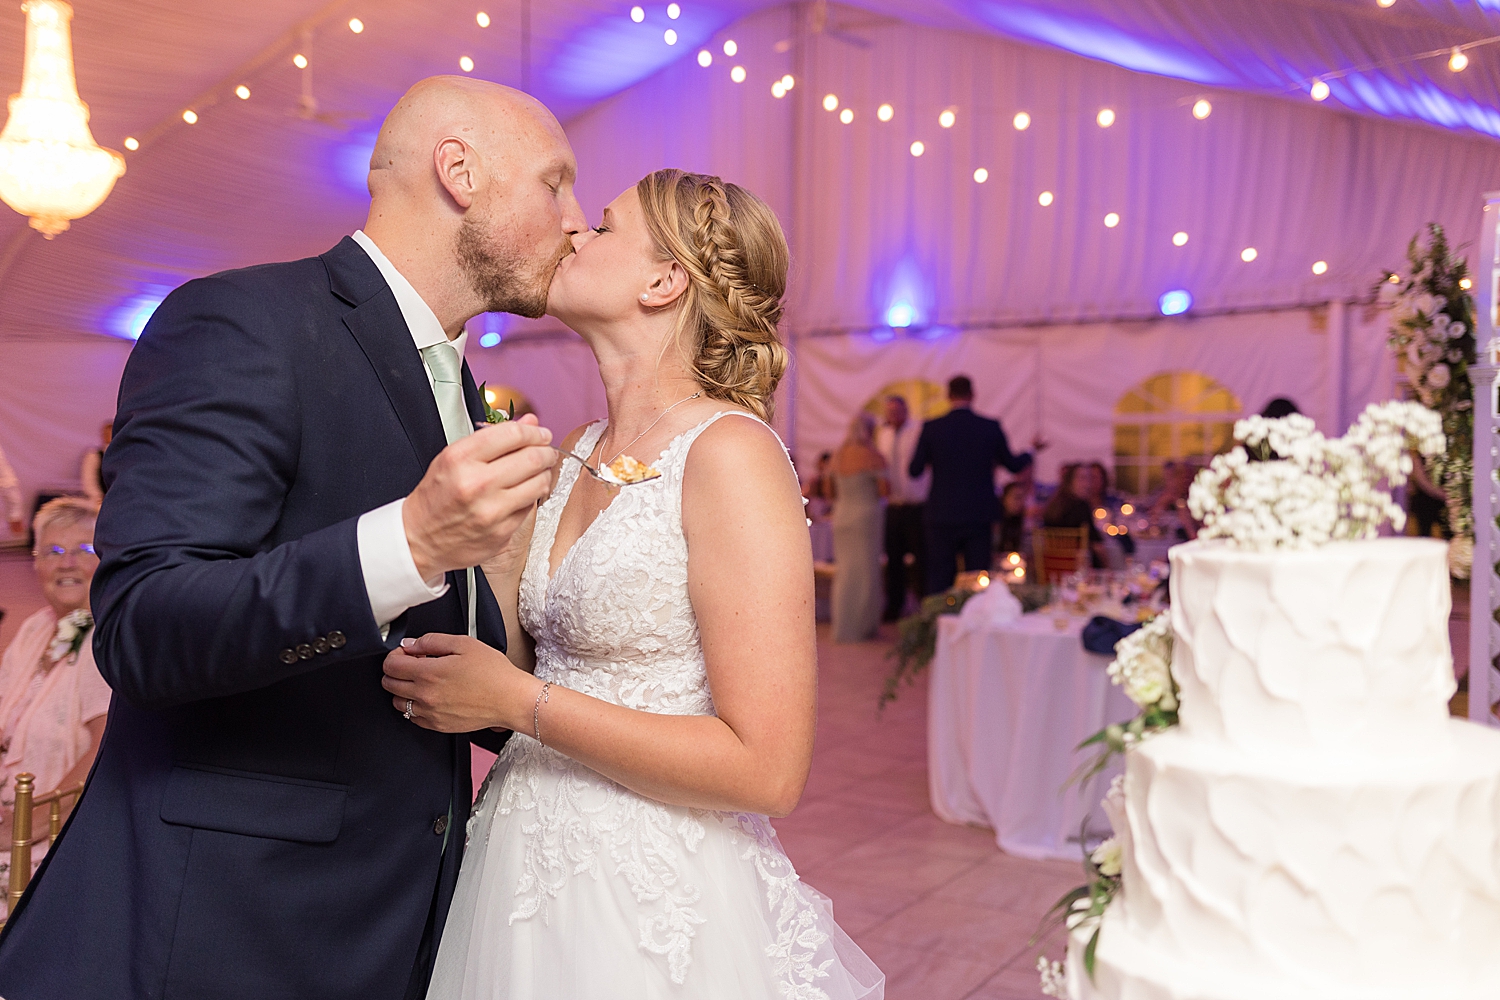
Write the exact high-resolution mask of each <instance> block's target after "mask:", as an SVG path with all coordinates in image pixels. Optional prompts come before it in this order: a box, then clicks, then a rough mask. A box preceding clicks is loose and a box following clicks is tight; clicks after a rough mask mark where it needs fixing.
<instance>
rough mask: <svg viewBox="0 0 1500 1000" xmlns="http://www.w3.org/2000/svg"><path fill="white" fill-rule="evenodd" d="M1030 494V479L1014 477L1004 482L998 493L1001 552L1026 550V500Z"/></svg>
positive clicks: (999, 546)
mask: <svg viewBox="0 0 1500 1000" xmlns="http://www.w3.org/2000/svg"><path fill="white" fill-rule="evenodd" d="M1030 496H1031V480H1030V479H1029V478H1028V479H1015V480H1012V481H1011V482H1009V483H1006V484H1005V489H1004V491H1002V492H1001V494H1000V541H999V545H998V546H997V548H998V549H999V550H1000V551H1001V552H1025V551H1026V542H1027V538H1026V501H1027V500H1028V499H1029V498H1030Z"/></svg>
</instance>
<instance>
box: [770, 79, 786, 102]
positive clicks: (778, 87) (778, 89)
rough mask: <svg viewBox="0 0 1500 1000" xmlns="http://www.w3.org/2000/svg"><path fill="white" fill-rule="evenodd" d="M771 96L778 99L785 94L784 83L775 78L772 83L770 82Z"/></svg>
mask: <svg viewBox="0 0 1500 1000" xmlns="http://www.w3.org/2000/svg"><path fill="white" fill-rule="evenodd" d="M771 96H772V97H774V98H776V99H778V100H780V99H781V98H783V97H785V96H786V84H784V83H782V82H781V81H780V80H777V81H775V82H774V83H772V84H771Z"/></svg>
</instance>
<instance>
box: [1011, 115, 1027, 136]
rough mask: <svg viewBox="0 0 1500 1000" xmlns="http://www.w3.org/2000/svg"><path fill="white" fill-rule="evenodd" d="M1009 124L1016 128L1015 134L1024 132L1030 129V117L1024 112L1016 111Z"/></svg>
mask: <svg viewBox="0 0 1500 1000" xmlns="http://www.w3.org/2000/svg"><path fill="white" fill-rule="evenodd" d="M1010 123H1011V124H1012V125H1014V126H1015V127H1016V131H1017V132H1024V131H1026V130H1027V129H1029V128H1031V116H1030V115H1028V114H1027V113H1026V112H1024V111H1017V112H1016V116H1015V117H1014V118H1012V119H1011V120H1010Z"/></svg>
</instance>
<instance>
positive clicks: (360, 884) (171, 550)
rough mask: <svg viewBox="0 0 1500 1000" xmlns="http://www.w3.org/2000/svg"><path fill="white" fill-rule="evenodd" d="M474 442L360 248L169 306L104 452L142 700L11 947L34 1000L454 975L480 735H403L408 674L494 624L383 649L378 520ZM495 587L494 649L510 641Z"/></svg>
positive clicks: (380, 984) (375, 993)
mask: <svg viewBox="0 0 1500 1000" xmlns="http://www.w3.org/2000/svg"><path fill="white" fill-rule="evenodd" d="M463 374H464V391H465V395H466V397H467V401H468V404H469V409H470V411H471V413H472V415H473V416H475V417H476V419H478V418H481V417H482V409H481V404H480V401H479V396H478V392H477V391H476V389H475V386H474V383H473V379H472V378H471V377H470V375H469V370H468V368H467V366H465V368H464V372H463ZM444 444H445V439H444V435H443V429H442V420H441V418H440V417H439V416H438V410H437V405H436V403H435V402H434V400H433V395H432V391H431V388H430V386H429V383H428V381H427V375H426V372H425V369H424V368H423V365H422V360H421V356H420V354H419V353H418V351H417V350H416V348H415V347H414V346H413V344H412V339H411V334H410V332H409V331H408V330H407V327H406V324H405V322H404V320H403V319H402V316H401V311H400V309H399V307H398V306H397V304H396V300H395V297H394V295H392V293H391V290H390V288H389V287H388V286H387V285H386V283H385V280H384V279H383V278H382V277H381V275H380V272H379V271H378V270H377V269H376V267H375V265H374V263H373V262H372V261H371V260H370V258H369V257H368V256H367V255H366V254H365V252H364V251H363V250H362V249H360V247H359V246H358V244H356V243H355V242H354V241H353V240H351V239H345V240H343V241H342V242H341V243H339V245H338V246H336V247H335V248H334V249H332V250H331V251H329V252H328V253H326V254H324V255H322V256H321V257H314V258H310V259H307V260H300V261H294V262H291V263H284V264H268V265H265V266H261V267H252V268H247V269H245V270H241V271H229V272H225V273H223V274H217V275H214V276H212V277H209V278H203V279H201V280H196V281H191V282H188V283H187V284H186V285H184V286H182V287H181V288H179V289H178V290H177V291H175V292H173V293H172V294H171V295H170V296H168V297H167V299H166V301H165V302H163V303H162V304H161V307H160V308H159V309H158V310H157V311H156V314H155V316H153V317H152V319H151V321H150V323H148V324H147V326H146V329H145V332H144V333H143V334H142V336H141V339H140V342H139V343H138V344H137V345H136V347H135V349H134V351H133V352H132V353H131V356H130V360H129V363H128V364H127V365H126V368H125V374H124V378H123V381H122V382H121V385H120V399H119V411H118V416H117V418H116V424H115V437H114V442H113V443H112V444H111V445H110V447H109V450H108V452H107V453H106V456H105V459H104V477H105V482H106V483H107V484H108V485H109V492H108V495H107V497H106V499H105V501H104V507H103V510H102V512H101V513H100V516H99V523H98V530H97V535H96V542H97V545H98V548H99V552H100V556H101V563H100V566H99V571H98V573H97V574H96V575H95V577H94V585H93V595H92V601H93V608H94V612H95V615H96V617H97V619H98V625H97V627H96V629H95V635H94V651H95V656H96V658H97V660H98V664H99V669H100V671H101V672H102V673H103V675H104V677H105V679H106V680H107V681H109V683H110V686H111V687H113V688H114V692H115V696H114V700H113V703H112V705H111V708H110V713H109V721H108V725H107V727H106V730H105V734H104V741H103V744H102V746H101V747H100V751H99V756H98V759H97V761H96V763H95V765H94V770H93V773H92V775H91V776H90V779H89V783H88V787H87V789H86V790H85V792H84V794H83V797H82V799H81V801H80V802H79V804H78V806H77V809H76V810H75V812H74V813H73V815H72V817H71V819H70V820H69V823H68V826H67V828H66V829H65V831H64V833H63V836H62V838H61V840H59V842H58V843H57V845H56V846H55V848H54V849H53V850H52V852H51V853H50V854H49V855H48V856H47V858H46V860H45V862H44V863H43V866H42V868H41V870H40V872H39V873H38V875H37V877H36V879H35V880H34V881H33V882H32V885H31V888H30V889H29V890H28V892H27V894H26V896H25V897H24V898H23V899H22V900H21V902H20V904H19V906H18V908H17V910H16V912H15V913H14V914H13V915H12V916H11V919H10V922H9V924H8V925H7V927H6V928H5V934H4V936H3V938H0V995H3V996H4V997H5V998H6V1000H63V998H67V1000H86V998H110V1000H122V998H128V997H152V998H158V997H160V998H173V1000H175V998H184V1000H208V998H213V1000H218V998H226V1000H228V998H245V1000H250V998H255V1000H271V998H281V997H286V998H291V997H296V998H300V1000H335V998H347V1000H386V998H389V1000H398V998H401V997H403V996H405V995H406V993H407V987H408V984H409V982H412V981H419V982H420V983H425V981H426V977H427V975H428V974H429V968H428V966H429V963H430V956H429V955H428V952H429V951H435V946H434V943H433V941H432V936H433V933H435V932H432V931H431V930H430V926H435V927H436V928H439V929H440V928H441V927H442V922H443V919H444V917H445V916H446V914H447V909H448V903H449V900H450V899H451V897H452V893H453V885H454V882H455V880H456V878H457V873H458V867H459V861H460V857H461V854H462V849H463V846H464V822H465V820H466V818H467V816H468V810H469V802H470V799H471V786H470V777H469V775H470V767H469V742H470V737H467V736H458V737H455V736H450V735H443V734H441V733H434V732H429V731H427V730H425V729H422V728H420V727H419V726H416V725H414V724H412V723H410V722H407V721H405V720H404V719H402V717H401V716H400V714H399V713H397V712H396V711H395V710H394V709H393V707H392V704H391V699H390V696H389V695H387V694H386V692H385V691H384V690H382V689H381V686H380V678H381V662H382V660H383V659H384V658H385V655H386V653H387V652H388V651H389V650H390V649H392V648H394V647H395V646H396V645H397V644H398V643H399V642H400V640H401V638H402V637H403V636H405V635H420V634H422V633H425V632H449V633H463V632H465V631H466V630H467V621H466V618H467V615H466V607H467V605H466V600H467V598H466V596H465V594H464V584H465V580H464V574H463V573H454V574H450V575H449V582H450V583H451V584H452V585H453V586H452V588H451V589H450V590H449V591H448V593H447V594H445V595H444V596H443V597H441V598H439V599H437V600H435V601H432V602H430V603H427V604H423V605H419V606H417V607H414V608H412V609H410V610H409V611H408V612H407V613H406V614H404V615H402V617H400V618H398V619H397V620H396V621H395V622H394V623H393V624H392V626H391V630H390V635H389V637H388V638H386V639H382V638H381V635H380V630H379V629H378V628H377V627H376V624H375V621H374V616H373V614H372V612H371V610H370V602H369V598H368V597H367V595H366V593H365V587H364V582H363V575H362V572H361V569H360V561H359V550H358V544H357V541H356V537H355V524H356V521H357V520H358V518H359V516H360V515H361V514H363V513H365V512H366V511H369V510H372V509H373V508H375V507H378V506H380V505H382V504H385V503H388V502H390V501H392V500H395V499H398V498H400V497H402V496H405V495H406V494H407V493H409V492H410V491H411V490H412V488H413V487H415V486H416V485H417V482H418V481H419V480H420V479H421V477H422V475H423V473H424V472H425V470H426V469H427V466H428V464H429V463H430V462H431V461H432V459H433V457H434V456H435V455H437V453H438V452H439V451H440V450H441V449H442V448H443V446H444ZM477 580H478V586H479V589H480V592H479V595H478V596H479V604H478V607H479V626H478V627H479V637H480V638H481V639H483V640H484V641H486V642H488V643H490V644H491V645H494V646H497V647H499V648H502V649H503V648H504V644H505V625H504V623H503V622H502V621H501V618H500V610H499V607H498V605H497V604H496V603H495V600H494V597H493V595H492V594H491V593H490V591H489V588H488V585H487V584H486V583H485V580H484V575H483V574H482V573H481V574H479V575H478V576H477ZM498 735H499V734H493V733H491V734H487V737H498ZM479 739H480V740H481V741H483V742H487V743H489V745H490V746H491V748H492V749H498V745H497V741H496V740H495V739H492V738H485V737H479ZM450 810H451V818H450ZM445 833H446V836H445ZM445 840H446V848H445ZM430 918H431V921H430ZM424 934H425V935H426V937H425V938H424ZM429 946H432V947H429ZM414 969H415V975H414Z"/></svg>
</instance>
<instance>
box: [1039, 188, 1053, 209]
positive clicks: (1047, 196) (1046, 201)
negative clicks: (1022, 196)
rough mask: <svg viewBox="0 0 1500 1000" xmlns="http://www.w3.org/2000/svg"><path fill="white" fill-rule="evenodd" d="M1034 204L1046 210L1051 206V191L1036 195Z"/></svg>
mask: <svg viewBox="0 0 1500 1000" xmlns="http://www.w3.org/2000/svg"><path fill="white" fill-rule="evenodd" d="M1036 203H1037V204H1038V205H1040V206H1042V207H1043V208H1046V207H1047V206H1049V205H1051V204H1052V192H1051V191H1043V192H1042V193H1041V194H1039V195H1037V196H1036Z"/></svg>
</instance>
